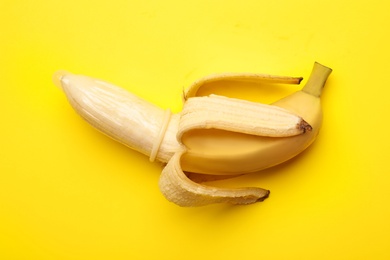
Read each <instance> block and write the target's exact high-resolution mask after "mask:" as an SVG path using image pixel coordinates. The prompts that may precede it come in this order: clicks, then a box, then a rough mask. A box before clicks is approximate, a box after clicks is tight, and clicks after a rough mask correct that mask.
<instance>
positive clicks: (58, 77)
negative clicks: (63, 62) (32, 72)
mask: <svg viewBox="0 0 390 260" xmlns="http://www.w3.org/2000/svg"><path fill="white" fill-rule="evenodd" d="M69 74H71V73H69V72H68V71H65V70H59V71H56V72H55V73H54V74H53V78H52V79H53V83H54V85H56V86H57V87H58V88H59V89H61V90H63V87H62V79H63V77H64V76H66V75H69Z"/></svg>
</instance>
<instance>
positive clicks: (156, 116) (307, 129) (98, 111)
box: [54, 63, 331, 206]
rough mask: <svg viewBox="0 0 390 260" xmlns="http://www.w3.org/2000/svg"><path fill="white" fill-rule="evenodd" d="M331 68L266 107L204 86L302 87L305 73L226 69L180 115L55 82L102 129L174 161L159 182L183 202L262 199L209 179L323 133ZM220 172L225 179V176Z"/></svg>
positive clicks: (65, 77) (117, 94)
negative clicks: (324, 92)
mask: <svg viewBox="0 0 390 260" xmlns="http://www.w3.org/2000/svg"><path fill="white" fill-rule="evenodd" d="M330 72H331V69H329V68H327V67H325V66H323V65H320V64H318V63H315V65H314V68H313V72H312V74H311V76H310V78H309V81H308V82H307V84H306V85H305V87H304V88H303V89H302V91H298V92H296V93H294V94H292V95H290V96H287V97H286V98H283V99H281V100H279V101H277V102H275V103H273V104H270V105H268V104H260V103H255V102H250V101H247V100H241V99H237V98H228V97H225V96H218V95H207V96H204V95H202V92H203V91H202V90H203V89H206V88H211V89H212V88H213V87H215V86H219V85H218V84H221V82H226V81H229V82H233V83H235V84H237V86H238V87H239V85H240V84H243V83H245V82H260V83H261V82H271V83H287V84H299V83H300V81H301V80H302V78H295V77H283V76H281V77H280V76H270V75H264V74H249V73H248V74H246V73H241V74H220V75H212V76H208V77H205V78H203V79H200V80H198V81H196V82H195V83H194V84H193V85H191V86H190V88H189V89H187V91H186V92H185V95H184V105H183V110H182V111H181V112H180V113H178V114H172V113H171V112H170V111H169V110H165V111H164V110H162V109H160V108H158V107H156V106H154V105H152V104H150V103H149V102H147V101H145V100H142V99H140V98H139V97H137V96H135V95H133V94H131V93H129V92H127V91H125V90H123V89H120V88H118V87H116V86H114V85H112V84H109V83H106V82H104V81H101V80H97V79H93V78H90V77H85V76H80V75H73V74H70V73H65V72H59V73H57V74H55V76H54V82H55V84H56V85H58V86H59V87H60V88H61V89H62V90H63V91H64V93H65V94H66V96H67V98H68V101H69V103H70V104H71V105H72V106H73V108H74V109H75V111H76V112H77V113H78V114H79V115H81V116H82V117H83V118H84V119H85V120H86V121H87V122H89V123H90V124H91V125H92V126H94V127H95V128H96V129H98V130H100V131H101V132H103V133H105V134H106V135H108V136H109V137H111V138H113V139H115V140H117V141H119V142H121V143H123V144H124V145H126V146H129V147H130V148H132V149H135V150H137V151H139V152H141V153H143V154H145V155H147V156H149V158H150V160H151V161H154V160H157V161H160V162H163V163H167V164H166V166H165V168H164V169H163V171H162V174H161V177H160V181H159V187H160V190H161V192H162V193H163V194H164V196H165V197H166V198H167V199H168V200H169V201H172V202H174V203H176V204H178V205H180V206H201V205H207V204H211V203H221V202H228V203H233V204H250V203H254V202H257V201H262V200H264V199H265V198H267V197H268V196H269V191H268V190H265V189H262V188H251V187H247V188H236V189H224V188H216V187H210V186H206V185H204V184H201V183H199V182H196V178H195V179H192V180H191V179H190V178H189V177H188V176H191V173H194V174H195V175H198V176H204V178H203V180H208V179H213V178H215V177H216V176H217V178H225V177H229V176H237V175H240V174H245V173H249V172H255V171H259V170H261V169H264V168H267V167H271V166H274V165H276V164H279V163H282V162H284V161H286V160H288V159H291V158H292V157H294V156H296V155H297V154H299V153H300V152H302V151H303V150H304V149H305V148H306V147H308V146H309V145H310V144H311V143H312V142H313V141H314V139H315V137H316V136H317V134H318V130H319V128H320V126H321V119H322V110H321V105H320V94H321V91H322V88H323V86H324V84H325V82H326V79H327V77H328V76H329V74H330ZM218 176H220V177H218Z"/></svg>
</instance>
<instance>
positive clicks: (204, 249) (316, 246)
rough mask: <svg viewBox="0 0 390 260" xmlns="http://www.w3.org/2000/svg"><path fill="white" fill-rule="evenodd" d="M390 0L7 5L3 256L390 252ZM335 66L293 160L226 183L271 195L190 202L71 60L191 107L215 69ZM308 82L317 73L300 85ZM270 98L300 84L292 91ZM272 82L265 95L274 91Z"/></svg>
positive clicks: (15, 0) (0, 36) (0, 166)
mask: <svg viewBox="0 0 390 260" xmlns="http://www.w3.org/2000/svg"><path fill="white" fill-rule="evenodd" d="M388 10H389V4H386V1H380V0H373V1H339V0H327V1H305V0H295V1H286V0H284V1H283V0H275V1H263V0H253V1H252V0H250V1H249V0H248V1H242V0H241V1H210V0H200V1H190V2H189V1H173V0H165V1H150V0H131V1H125V0H120V1H115V0H112V1H89V0H67V1H58V0H50V1H49V0H46V1H45V0H35V1H32V0H31V1H21V0H2V1H1V2H0V13H1V15H0V108H1V127H0V136H1V149H0V258H1V259H184V258H185V259H187V258H190V259H191V258H193V259H223V258H225V259H249V258H252V259H390V249H389V244H390V243H389V242H390V223H389V222H390V221H389V218H390V207H389V204H390V202H389V200H390V168H389V166H388V165H389V162H390V158H389V149H390V140H389V137H388V136H389V126H390V125H389V111H390V105H389V101H388V99H389V96H390V87H389V75H388V74H389V60H390V52H389V50H388V49H389V46H390V40H389V36H388V30H389V26H390V22H389V18H388V15H389V14H388ZM314 61H318V62H320V63H322V64H324V65H327V66H329V67H332V68H333V70H334V71H333V73H332V75H331V77H330V79H329V81H328V84H327V85H326V89H325V90H324V95H323V96H322V100H323V108H324V112H325V115H324V125H323V128H322V131H321V133H320V136H319V138H318V139H317V141H316V142H315V144H314V145H313V146H311V147H310V149H309V150H307V152H305V153H303V154H302V155H301V156H299V157H298V158H296V159H295V160H293V161H291V162H289V163H286V164H284V165H281V166H279V167H276V168H274V169H270V170H266V171H265V172H264V173H259V174H254V175H248V176H244V177H240V178H237V179H234V180H229V181H226V183H223V182H222V183H219V185H225V184H226V185H234V186H244V185H249V186H260V187H263V188H268V189H270V190H271V196H270V198H269V199H268V200H266V201H265V202H263V203H258V204H254V205H249V206H230V205H210V206H206V207H201V208H180V207H178V206H176V205H174V204H172V203H170V202H168V201H166V200H165V198H164V197H163V196H162V195H161V193H160V191H159V189H158V185H157V184H158V178H159V175H160V171H161V166H160V165H159V164H157V163H154V164H153V163H150V162H149V161H148V158H147V157H146V156H143V155H141V154H139V153H137V152H134V151H132V150H130V149H128V148H126V147H123V146H122V145H120V144H118V143H116V142H114V141H112V140H111V139H109V138H107V137H106V136H104V135H102V134H100V133H99V132H97V131H96V130H94V129H93V128H92V127H90V126H89V125H88V124H87V123H85V122H84V121H83V120H82V119H81V118H80V117H79V116H78V115H77V114H76V113H75V112H74V111H73V109H72V108H71V107H70V105H69V104H68V102H67V100H66V98H65V96H64V95H63V93H62V92H61V91H60V90H59V89H57V88H56V87H55V86H54V85H53V84H52V81H51V76H52V74H53V73H54V72H55V71H56V70H58V69H66V70H69V71H71V72H74V73H79V74H85V75H89V76H93V77H97V78H101V79H104V80H106V81H109V82H112V83H114V84H116V85H118V86H121V87H123V88H126V89H128V90H129V91H131V92H133V93H135V94H137V95H139V96H140V97H143V98H145V99H147V100H149V101H150V102H153V103H155V104H157V105H159V106H160V107H163V108H168V107H169V108H171V109H172V110H173V111H179V110H180V108H181V92H182V89H183V88H185V87H187V86H188V85H189V84H190V83H191V82H193V81H194V80H196V79H198V78H200V77H202V76H205V75H208V74H210V73H216V72H260V73H269V74H276V75H291V76H303V77H305V78H307V77H308V75H309V73H310V71H311V67H312V64H313V62H314ZM303 83H304V82H303ZM279 90H280V91H281V92H277V93H276V94H275V93H274V94H275V97H274V96H266V95H264V97H263V98H264V100H265V101H267V102H268V101H271V100H272V99H275V98H276V97H278V98H279V97H281V96H283V95H284V94H285V92H289V91H293V90H294V91H295V90H296V89H295V87H291V86H286V87H285V89H279ZM261 93H262V92H261V90H259V94H261Z"/></svg>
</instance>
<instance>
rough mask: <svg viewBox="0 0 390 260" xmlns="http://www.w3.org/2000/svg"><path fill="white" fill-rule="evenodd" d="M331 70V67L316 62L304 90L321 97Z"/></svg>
mask: <svg viewBox="0 0 390 260" xmlns="http://www.w3.org/2000/svg"><path fill="white" fill-rule="evenodd" d="M331 72H332V69H331V68H328V67H326V66H324V65H321V64H320V63H318V62H315V63H314V67H313V70H312V72H311V74H310V77H309V79H308V81H307V83H306V85H305V86H304V87H303V89H302V91H304V92H306V93H308V94H311V95H313V96H315V97H320V96H321V93H322V89H323V88H324V86H325V82H326V80H327V79H328V77H329V75H330V73H331Z"/></svg>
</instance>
